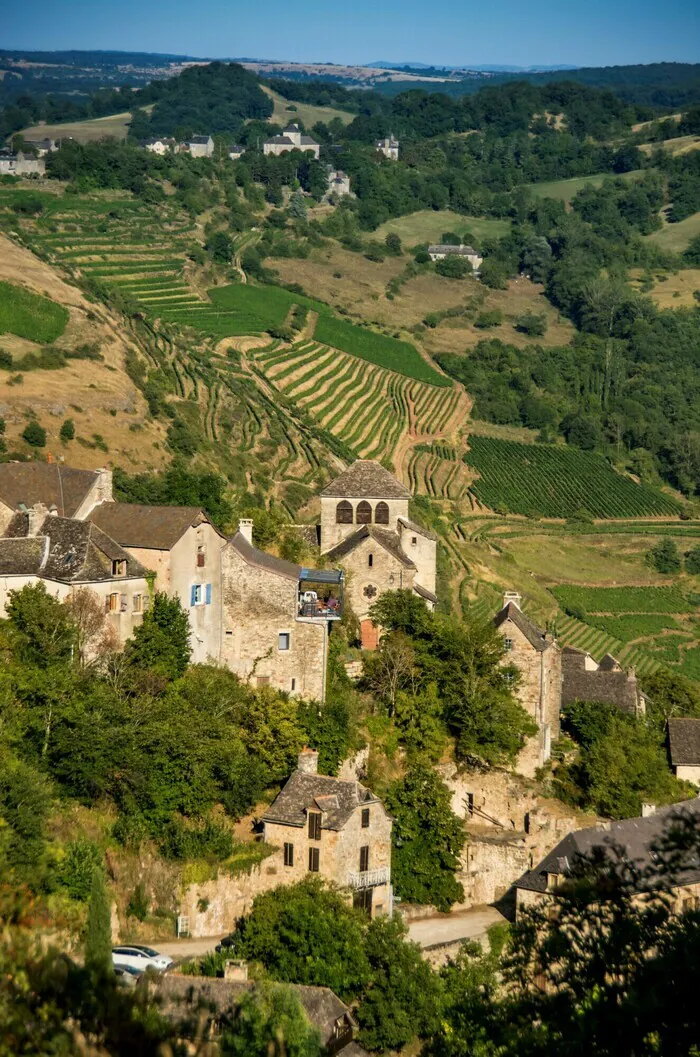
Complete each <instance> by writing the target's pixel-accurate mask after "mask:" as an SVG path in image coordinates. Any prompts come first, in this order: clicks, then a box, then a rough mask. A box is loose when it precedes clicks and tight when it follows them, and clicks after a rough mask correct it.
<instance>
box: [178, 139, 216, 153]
mask: <svg viewBox="0 0 700 1057" xmlns="http://www.w3.org/2000/svg"><path fill="white" fill-rule="evenodd" d="M180 150H181V151H182V152H184V153H186V154H190V155H191V156H192V157H193V158H211V156H212V155H213V153H214V140H213V139H212V138H211V136H192V137H191V139H188V140H186V141H185V142H184V143H181V144H180Z"/></svg>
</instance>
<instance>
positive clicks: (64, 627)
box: [6, 582, 75, 668]
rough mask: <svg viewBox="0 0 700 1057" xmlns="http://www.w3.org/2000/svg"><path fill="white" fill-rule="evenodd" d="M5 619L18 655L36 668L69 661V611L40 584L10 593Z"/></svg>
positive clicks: (72, 632) (71, 636)
mask: <svg viewBox="0 0 700 1057" xmlns="http://www.w3.org/2000/svg"><path fill="white" fill-rule="evenodd" d="M6 612H7V617H8V620H9V624H10V632H11V636H12V640H13V644H14V647H15V649H16V651H17V656H18V657H19V658H20V659H21V660H23V661H26V662H27V663H29V664H32V665H36V666H37V667H39V668H48V667H50V666H51V665H54V664H60V663H67V662H68V661H70V658H71V655H72V650H73V645H74V642H75V625H74V624H73V621H72V620H71V616H70V611H69V610H68V608H67V607H66V606H63V605H62V604H61V603H60V602H59V601H58V599H56V598H53V597H52V596H51V595H49V594H47V591H46V587H45V585H44V584H43V583H42V582H39V583H36V584H27V586H26V587H23V588H22V589H21V590H20V591H10V593H9V601H8V603H7V609H6Z"/></svg>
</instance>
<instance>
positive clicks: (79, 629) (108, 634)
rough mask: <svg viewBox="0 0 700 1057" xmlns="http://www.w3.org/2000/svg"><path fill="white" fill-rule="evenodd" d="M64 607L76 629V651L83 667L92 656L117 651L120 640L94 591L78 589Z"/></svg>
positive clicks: (86, 588)
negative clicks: (108, 621)
mask: <svg viewBox="0 0 700 1057" xmlns="http://www.w3.org/2000/svg"><path fill="white" fill-rule="evenodd" d="M64 605H65V607H66V609H67V610H68V613H69V618H70V621H71V624H72V626H73V629H74V643H75V649H76V652H77V655H78V660H79V662H80V664H81V665H85V664H87V662H88V660H89V659H90V656H91V655H93V656H95V655H97V654H98V653H99V652H103V651H106V650H108V649H110V648H111V649H112V650H116V648H117V645H118V641H119V640H118V638H117V636H116V633H115V632H114V629H113V628H112V627H111V626H110V625H108V624H107V615H106V613H105V608H104V605H103V604H102V602H101V601H100V599H99V598H98V597H97V595H96V594H95V592H94V591H93V590H91V589H90V588H89V587H78V588H76V589H75V591H73V593H72V594H71V595H70V596H69V597H68V598H67V599H66V601H65V602H64Z"/></svg>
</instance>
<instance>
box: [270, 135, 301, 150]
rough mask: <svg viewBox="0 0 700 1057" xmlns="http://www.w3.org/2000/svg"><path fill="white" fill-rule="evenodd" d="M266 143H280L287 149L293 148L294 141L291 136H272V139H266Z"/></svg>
mask: <svg viewBox="0 0 700 1057" xmlns="http://www.w3.org/2000/svg"><path fill="white" fill-rule="evenodd" d="M265 143H278V144H283V145H284V146H285V147H293V146H294V140H293V139H290V138H289V136H271V137H270V139H266V140H265Z"/></svg>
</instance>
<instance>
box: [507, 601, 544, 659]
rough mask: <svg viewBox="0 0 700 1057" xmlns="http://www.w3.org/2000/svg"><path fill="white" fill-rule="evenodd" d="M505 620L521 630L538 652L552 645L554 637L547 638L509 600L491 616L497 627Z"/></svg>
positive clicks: (542, 651)
mask: <svg viewBox="0 0 700 1057" xmlns="http://www.w3.org/2000/svg"><path fill="white" fill-rule="evenodd" d="M506 620H512V621H513V623H514V624H515V626H516V628H519V630H520V631H522V633H523V635H524V636H525V638H526V639H527V641H528V642H529V643H530V645H531V646H532V647H534V649H536V650H537V651H538V653H544V651H545V650H548V649H549V647H550V646H552V645H553V643H554V639H548V638H547V637H546V635H545V633H544V631H541V630H540V629H539V628H538V627H537V625H536V624H533V623H532V621H531V620H530V619H529V618H528V617H526V616H525V614H524V613H523V611H522V609H519V608H518V606H516V605H515V603H514V602H509V603H508V605H506V606H504V607H503V609H502V610H501V611H500V613H497V614H496V616H495V617H494V618H493V622H494V624H495V626H496V627H497V628H500V626H501V624H503V623H505V621H506Z"/></svg>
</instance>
